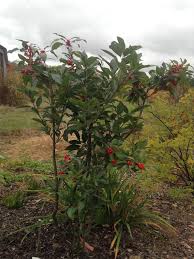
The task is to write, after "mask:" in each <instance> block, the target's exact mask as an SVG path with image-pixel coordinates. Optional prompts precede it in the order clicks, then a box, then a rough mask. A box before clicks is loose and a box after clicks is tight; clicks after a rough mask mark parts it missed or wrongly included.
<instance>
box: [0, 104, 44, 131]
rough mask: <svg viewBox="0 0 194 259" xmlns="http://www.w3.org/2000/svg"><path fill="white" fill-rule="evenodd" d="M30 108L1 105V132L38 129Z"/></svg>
mask: <svg viewBox="0 0 194 259" xmlns="http://www.w3.org/2000/svg"><path fill="white" fill-rule="evenodd" d="M33 117H34V114H33V113H32V112H31V111H30V108H15V107H8V106H0V133H11V132H13V131H20V130H24V129H38V128H39V125H38V123H37V122H36V121H34V120H33V119H32V118H33Z"/></svg>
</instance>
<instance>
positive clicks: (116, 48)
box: [109, 41, 124, 57]
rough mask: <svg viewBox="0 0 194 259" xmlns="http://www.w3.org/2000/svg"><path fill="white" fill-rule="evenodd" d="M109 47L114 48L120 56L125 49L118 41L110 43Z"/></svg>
mask: <svg viewBox="0 0 194 259" xmlns="http://www.w3.org/2000/svg"><path fill="white" fill-rule="evenodd" d="M109 48H110V49H112V50H113V51H114V52H115V53H116V54H117V55H119V56H120V57H121V56H122V53H123V51H124V50H123V48H122V47H121V46H120V45H119V43H117V42H116V41H113V42H112V43H111V44H110V46H109Z"/></svg>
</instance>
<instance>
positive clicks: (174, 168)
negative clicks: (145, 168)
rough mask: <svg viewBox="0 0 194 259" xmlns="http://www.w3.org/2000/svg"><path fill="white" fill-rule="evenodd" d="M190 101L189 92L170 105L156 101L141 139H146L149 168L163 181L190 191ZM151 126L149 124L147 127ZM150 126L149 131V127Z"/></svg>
mask: <svg viewBox="0 0 194 259" xmlns="http://www.w3.org/2000/svg"><path fill="white" fill-rule="evenodd" d="M193 101H194V92H193V90H192V89H191V90H189V92H188V93H187V94H186V95H185V96H184V97H182V98H181V99H180V101H179V103H176V104H173V103H170V102H169V101H168V99H167V98H166V97H163V98H162V99H161V96H160V99H159V98H156V100H155V102H153V104H152V109H151V110H150V111H151V113H150V114H149V112H148V114H147V119H148V120H149V124H146V125H145V128H144V134H145V135H144V136H145V137H148V138H149V141H148V147H149V154H150V158H151V161H150V165H152V166H153V167H154V168H155V170H156V171H157V172H158V173H159V174H160V177H163V179H164V180H167V181H168V180H169V181H171V182H176V181H177V180H178V181H179V182H181V183H182V184H184V185H185V186H190V187H192V188H193V184H194V168H193V165H194V161H193V150H194V143H193V140H192V139H193V130H194V124H193V115H192V114H193ZM150 122H151V124H150ZM150 125H152V128H151V127H150Z"/></svg>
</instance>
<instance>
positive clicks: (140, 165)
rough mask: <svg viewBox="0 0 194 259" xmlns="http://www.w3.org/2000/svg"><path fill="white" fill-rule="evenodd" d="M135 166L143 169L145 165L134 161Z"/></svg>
mask: <svg viewBox="0 0 194 259" xmlns="http://www.w3.org/2000/svg"><path fill="white" fill-rule="evenodd" d="M136 166H137V167H138V168H139V169H142V170H144V169H145V165H144V164H143V163H136Z"/></svg>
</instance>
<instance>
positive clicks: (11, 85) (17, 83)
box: [2, 64, 27, 106]
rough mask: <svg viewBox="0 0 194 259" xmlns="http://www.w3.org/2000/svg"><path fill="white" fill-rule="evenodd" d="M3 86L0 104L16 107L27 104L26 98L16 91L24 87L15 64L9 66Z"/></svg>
mask: <svg viewBox="0 0 194 259" xmlns="http://www.w3.org/2000/svg"><path fill="white" fill-rule="evenodd" d="M3 85H4V86H3V87H4V90H3V92H4V95H3V97H2V98H3V99H2V104H4V105H5V104H6V105H10V106H18V105H22V104H25V103H26V102H27V98H26V96H25V95H24V94H22V93H21V92H20V91H18V90H19V88H22V87H24V83H23V80H22V76H21V74H20V72H19V71H18V68H17V64H10V65H9V68H8V73H7V77H6V80H5V82H4V84H3Z"/></svg>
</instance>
